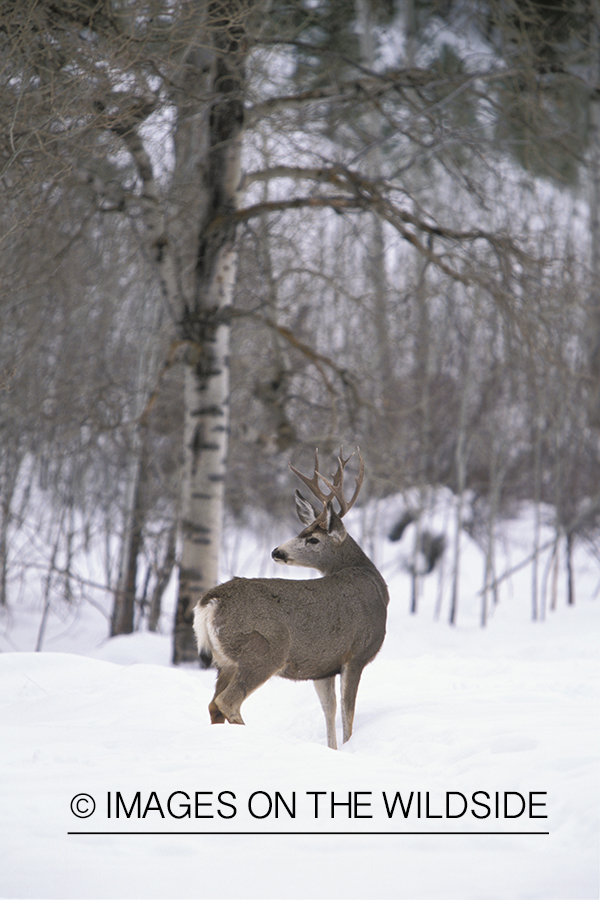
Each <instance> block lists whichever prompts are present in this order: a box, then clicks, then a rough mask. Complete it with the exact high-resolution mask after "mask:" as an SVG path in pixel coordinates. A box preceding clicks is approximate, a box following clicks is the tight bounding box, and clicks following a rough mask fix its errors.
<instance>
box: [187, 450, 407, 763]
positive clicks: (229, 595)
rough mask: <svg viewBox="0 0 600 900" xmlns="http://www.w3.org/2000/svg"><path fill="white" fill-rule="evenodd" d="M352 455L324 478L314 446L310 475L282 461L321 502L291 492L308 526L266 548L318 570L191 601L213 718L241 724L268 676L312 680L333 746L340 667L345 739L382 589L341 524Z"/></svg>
mask: <svg viewBox="0 0 600 900" xmlns="http://www.w3.org/2000/svg"><path fill="white" fill-rule="evenodd" d="M350 458H351V457H348V459H344V457H343V452H342V451H340V456H339V458H338V469H337V472H336V474H335V475H334V476H333V479H332V481H329V480H328V479H327V478H325V477H324V476H323V475H322V474H321V473H320V472H319V456H318V451H315V471H314V474H313V476H312V478H308V477H307V476H306V475H302V474H301V473H300V472H299V471H298V470H297V469H295V468H294V467H293V466H292V465H291V463H290V468H291V470H292V472H294V474H296V475H297V476H298V477H299V478H300V479H301V481H302V482H303V483H304V484H305V485H306V486H307V487H308V488H310V490H311V492H312V493H313V495H314V496H315V497H316V498H317V500H318V501H319V502H320V503H321V504H322V509H320V510H318V511H317V510H316V509H315V508H314V507H313V506H312V504H311V503H309V502H308V501H307V500H305V499H304V497H303V496H302V494H301V493H300V492H299V491H296V492H295V499H296V511H297V513H298V517H299V518H300V521H301V522H302V524H303V525H305V526H306V527H305V528H304V530H303V531H301V532H300V534H299V535H298V536H297V537H295V538H292V540H290V541H288V542H287V543H285V544H282V545H281V546H280V547H276V548H275V550H273V552H272V554H271V556H272V557H273V559H274V560H276V561H277V562H278V563H281V564H282V565H287V566H306V567H307V568H314V569H318V570H319V571H320V572H321V573H322V575H323V577H322V578H317V579H306V580H302V581H294V580H291V579H284V578H234V579H233V580H232V581H228V582H227V583H226V584H222V585H220V586H219V587H216V588H213V589H212V590H210V591H207V592H206V594H205V595H204V596H203V597H202V599H201V600H200V601H199V603H198V604H197V606H196V608H195V610H194V630H195V632H196V638H197V641H198V649H199V652H200V654H201V656H202V655H203V654H206V653H207V652H210V653H211V654H212V657H213V660H214V662H215V663H216V667H217V670H218V675H217V683H216V688H215V694H214V697H213V699H212V700H211V702H210V704H209V707H208V709H209V712H210V718H211V722H212V723H213V724H216V723H219V722H225V721H228V722H232V723H235V724H240V725H243V724H244V721H243V719H242V715H241V712H240V707H241V705H242V702H243V701H244V699H245V698H246V697H247V696H248V695H249V694H251V693H252V692H253V691H255V690H256V689H257V688H258V687H260V685H261V684H264V683H265V682H266V681H267V680H268V679H269V678H271V676H272V675H280V676H282V677H283V678H290V679H292V680H293V681H303V680H312V681H314V683H315V688H316V690H317V694H318V696H319V700H320V701H321V706H322V707H323V712H324V713H325V722H326V725H327V744H328V746H329V747H331V748H333V749H334V750H335V749H337V742H336V733H335V713H336V696H335V676H336V675H340V681H341V706H342V725H343V739H344V742H345V741H347V740H348V738H349V737H350V735H351V734H352V723H353V719H354V706H355V702H356V692H357V690H358V684H359V681H360V677H361V675H362V671H363V669H364V667H365V666H366V665H367V663H369V662H371V660H372V659H373V658H374V657H375V655H376V654H377V652H378V651H379V648H380V647H381V645H382V643H383V639H384V637H385V622H386V615H387V605H388V601H389V596H388V590H387V586H386V584H385V581H384V580H383V578H382V577H381V575H380V574H379V572H378V571H377V569H376V568H375V566H374V565H373V563H372V562H371V560H370V559H369V558H368V557H367V556H366V555H365V553H363V551H362V550H361V549H360V547H359V546H358V544H357V543H356V542H355V541H354V540H353V539H352V538H351V537H350V535H349V534H348V533H347V531H346V529H345V528H344V524H343V522H342V518H343V517H344V516H345V515H346V513H347V512H348V510H349V509H351V507H352V506H353V505H354V503H355V501H356V498H357V497H358V493H359V491H360V488H361V485H362V482H363V477H364V463H363V459H362V456H361V453H360V450H359V451H358V460H359V473H358V476H357V478H356V487H355V490H354V494H353V496H352V499H351V500H350V501H347V500H346V499H345V497H344V469H345V467H346V464H347V463H348V461H349V460H350ZM319 482H323V484H324V485H325V487H326V489H327V491H325V490H324V489H323V488H322V487H321V486H320V483H319ZM334 500H335V501H337V503H338V504H339V511H338V512H336V511H335V510H334V507H333V503H334Z"/></svg>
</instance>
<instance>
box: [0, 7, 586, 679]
mask: <svg viewBox="0 0 600 900" xmlns="http://www.w3.org/2000/svg"><path fill="white" fill-rule="evenodd" d="M0 78H1V83H2V91H1V93H0V166H1V170H0V192H1V197H2V200H1V203H0V271H1V273H2V277H1V283H0V606H1V607H2V609H3V615H4V617H5V619H6V621H8V622H10V616H11V615H14V614H15V611H16V610H17V609H18V605H19V603H20V602H21V598H22V595H23V584H24V578H25V575H26V572H27V571H31V554H30V552H29V551H30V548H31V546H32V545H33V544H35V546H36V549H37V550H38V551H39V552H38V553H37V556H36V560H37V562H36V565H37V566H38V567H39V574H40V584H41V585H42V592H41V593H42V595H43V596H42V597H41V601H42V602H43V613H42V616H41V625H40V632H39V637H38V648H41V647H42V646H43V637H44V634H43V632H44V628H43V623H44V618H45V616H46V614H47V612H48V610H49V609H50V608H56V607H60V606H61V605H67V606H70V607H72V606H74V605H75V606H76V605H78V604H82V603H86V602H92V596H95V595H96V592H97V590H98V588H99V587H100V588H101V589H102V590H104V593H105V597H106V598H107V599H108V600H109V603H107V605H106V608H107V609H110V622H107V634H108V633H109V632H110V633H111V634H113V635H116V634H122V633H129V632H131V631H133V630H135V629H140V628H148V629H150V630H156V629H158V628H163V629H164V628H165V627H171V623H169V624H168V625H166V624H165V621H162V622H161V601H162V597H163V595H164V591H165V588H166V585H167V584H168V582H169V580H170V579H171V577H172V575H173V572H174V570H175V569H176V570H178V573H179V594H178V602H177V609H176V615H175V620H174V623H173V625H172V627H173V659H174V661H175V662H181V661H186V660H190V659H193V658H195V647H194V644H193V636H192V633H191V629H190V619H189V608H190V604H191V603H193V602H194V600H195V599H196V598H197V597H198V596H199V595H200V594H201V593H202V592H203V591H204V590H205V589H207V588H208V587H210V586H211V585H212V584H214V583H216V582H217V581H218V577H219V575H218V564H219V548H220V546H221V538H222V522H223V517H224V515H227V516H229V517H231V519H232V520H233V521H235V523H236V524H237V525H238V526H239V527H252V528H253V529H256V528H257V527H259V523H261V522H262V523H265V522H267V521H275V522H278V523H281V533H282V535H283V536H285V534H284V532H285V530H286V527H287V526H286V524H285V523H287V522H288V521H291V507H292V504H291V499H290V479H289V473H288V470H287V464H288V462H289V461H290V459H291V458H293V461H294V463H295V465H297V466H299V467H300V468H303V469H304V470H305V471H308V468H307V467H308V466H309V465H310V462H307V461H310V460H311V459H312V453H313V451H314V447H315V446H318V447H319V448H320V450H321V453H322V457H323V458H327V457H328V456H330V455H331V453H333V452H337V450H338V448H339V446H340V444H344V445H346V447H352V446H353V445H355V444H360V447H361V450H362V453H363V456H364V458H365V461H366V465H367V477H366V480H365V487H364V488H363V499H365V500H366V499H383V498H385V497H387V496H389V495H391V494H398V493H404V494H406V496H407V498H410V502H408V500H407V516H406V518H405V520H404V523H403V522H402V521H399V522H398V523H396V535H397V536H398V535H399V532H401V530H402V527H403V525H405V524H406V523H407V521H408V519H410V518H413V519H416V520H419V518H420V516H421V515H422V514H423V512H424V511H425V510H426V507H427V504H428V502H429V500H430V498H431V496H432V491H431V489H432V487H433V486H438V487H439V486H443V487H445V488H447V489H449V490H451V491H452V492H453V494H454V496H455V498H457V503H456V516H457V523H456V524H457V526H458V528H457V532H458V531H459V530H460V529H461V528H468V530H469V532H470V534H471V536H472V537H474V538H475V539H476V541H477V542H478V543H479V545H480V546H481V547H482V548H483V550H484V554H485V561H486V571H485V575H484V588H485V591H486V592H489V603H490V604H492V603H493V602H494V592H495V587H496V585H497V582H498V578H499V577H501V573H499V572H497V571H496V567H495V564H494V562H495V542H496V539H497V533H498V523H500V522H501V521H502V518H503V517H505V516H507V515H509V514H510V512H511V510H513V509H514V507H515V505H516V504H518V503H519V502H520V501H524V500H527V501H532V502H533V505H534V508H535V509H536V510H537V515H536V517H534V522H533V529H532V531H533V533H532V552H533V553H534V555H535V553H536V552H537V549H539V541H540V534H541V529H542V525H543V524H547V518H548V510H551V517H552V525H553V529H554V534H555V539H554V540H555V549H556V554H557V558H558V552H559V551H560V552H561V553H564V555H565V557H566V561H567V572H568V573H571V567H570V563H569V561H570V559H571V556H572V553H573V547H574V545H575V544H576V543H577V542H582V541H584V542H586V544H587V546H588V549H591V550H592V552H593V553H595V554H596V556H598V553H599V547H598V528H599V525H600V492H599V488H598V485H599V484H600V477H599V476H600V456H599V451H600V444H599V433H598V428H599V426H600V214H599V204H600V12H599V10H598V7H597V4H596V3H594V2H593V0H554V2H552V3H550V2H544V0H519V2H513V0H489V2H486V0H397V2H392V0H381V2H377V0H355V2H346V0H332V2H329V3H312V2H302V0H289V2H279V0H272V2H270V3H266V2H263V0H214V2H199V0H172V2H167V0H164V2H163V0H146V2H143V0H114V2H108V0H58V2H45V0H39V2H36V0H25V2H19V3H14V2H6V0H1V2H0ZM467 507H468V510H469V515H468V516H467V515H466V513H465V510H466V509H467ZM291 527H292V528H293V527H294V526H291ZM424 536H425V532H424V531H423V530H421V531H420V532H419V530H418V529H417V540H415V545H414V546H415V552H416V551H417V550H419V549H421V550H422V549H423V539H424ZM451 550H452V548H450V547H448V548H446V551H445V552H447V553H450V552H451ZM92 553H93V554H95V555H96V556H97V555H98V554H99V553H100V554H101V557H102V560H103V566H102V571H103V576H102V583H101V584H98V583H95V584H91V583H90V580H89V577H88V576H86V575H85V574H82V573H83V571H84V570H83V568H82V566H81V560H82V558H84V557H85V555H86V554H92ZM453 571H454V573H455V577H456V578H457V577H458V574H457V573H458V571H459V568H458V566H457V565H455V566H454V570H453ZM239 574H243V573H239ZM459 588H460V586H459V584H458V583H456V584H455V585H454V589H453V598H454V599H453V603H452V608H451V612H450V619H451V621H454V620H455V615H456V604H457V603H458V596H459ZM539 590H540V586H539V584H537V583H536V582H535V581H534V584H533V585H532V598H531V610H532V615H533V617H534V618H535V617H536V616H537V615H539V605H540V598H539ZM575 595H576V585H575V584H574V579H573V578H572V577H570V578H569V586H568V602H570V603H574V602H575ZM412 602H413V604H414V606H415V609H416V607H417V596H416V589H415V591H414V592H413V598H412ZM485 609H486V606H485V605H484V607H483V612H482V621H483V622H485V619H486V615H485ZM163 618H164V617H163Z"/></svg>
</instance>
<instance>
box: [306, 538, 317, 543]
mask: <svg viewBox="0 0 600 900" xmlns="http://www.w3.org/2000/svg"><path fill="white" fill-rule="evenodd" d="M306 543H307V544H318V543H319V538H316V537H310V538H306Z"/></svg>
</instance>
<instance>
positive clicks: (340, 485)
mask: <svg viewBox="0 0 600 900" xmlns="http://www.w3.org/2000/svg"><path fill="white" fill-rule="evenodd" d="M356 449H357V451H358V475H357V476H356V487H355V488H354V493H353V495H352V498H351V499H350V500H346V498H345V497H344V469H345V468H346V466H347V464H348V463H349V462H350V460H351V459H352V457H353V456H354V453H351V454H350V456H349V457H348V458H347V459H344V448H343V447H340V455H339V456H338V469H337V472H336V473H335V475H334V476H333V483H331V482H330V481H328V480H327V479H326V478H325V476H324V475H321V473H318V474H319V478H321V480H322V481H324V482H325V484H326V485H327V487H328V488H329V490H330V491H331V494H330V495H329V498H328V499H332V498H333V497H335V499H336V500H337V502H338V503H339V504H340V512H339V516H340V518H343V517H344V516H345V515H346V513H347V512H348V510H350V509H352V507H353V506H354V504H355V502H356V498H357V497H358V494H359V491H360V489H361V487H362V483H363V478H364V475H365V464H364V460H363V458H362V454H361V452H360V447H357V448H356ZM315 471H316V470H315Z"/></svg>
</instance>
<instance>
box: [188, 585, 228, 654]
mask: <svg viewBox="0 0 600 900" xmlns="http://www.w3.org/2000/svg"><path fill="white" fill-rule="evenodd" d="M218 602H219V601H218V600H217V598H216V597H211V598H210V600H209V601H208V603H205V604H204V605H203V606H200V604H198V605H197V606H196V608H195V609H194V632H195V634H196V643H197V644H198V653H200V652H201V651H202V650H206V651H208V652H209V653H212V656H213V659H214V661H215V662H216V664H217V665H218V666H219V667H220V668H225V667H229V666H232V665H235V663H234V662H233V660H231V659H229V657H228V656H227V655H226V653H225V652H224V650H223V648H222V647H221V642H220V640H219V635H218V634H217V629H216V628H215V623H214V617H215V612H216V608H217V603H218Z"/></svg>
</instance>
